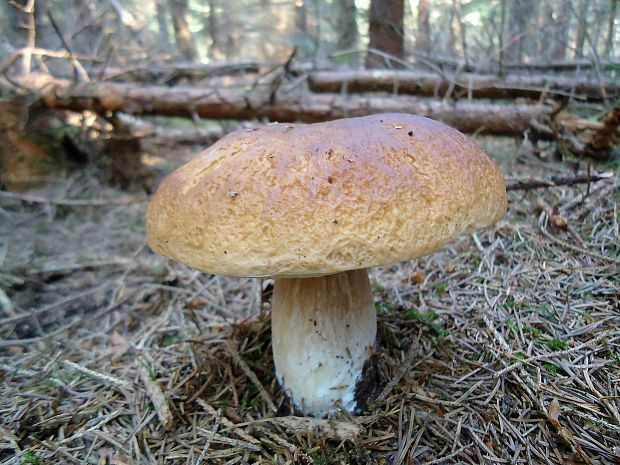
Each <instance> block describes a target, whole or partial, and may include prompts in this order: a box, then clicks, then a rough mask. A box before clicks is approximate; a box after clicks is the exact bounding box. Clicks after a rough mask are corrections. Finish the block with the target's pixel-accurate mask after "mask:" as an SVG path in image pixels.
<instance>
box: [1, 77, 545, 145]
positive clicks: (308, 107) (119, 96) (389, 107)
mask: <svg viewBox="0 0 620 465" xmlns="http://www.w3.org/2000/svg"><path fill="white" fill-rule="evenodd" d="M12 81H13V82H12V83H11V82H8V81H6V80H1V79H0V90H2V89H3V88H4V89H5V90H7V88H9V89H13V90H14V89H15V85H18V86H19V87H20V88H21V89H22V91H24V90H28V91H29V92H34V93H36V94H38V96H39V97H40V100H41V101H42V102H43V104H45V105H47V106H48V107H50V108H57V109H68V110H74V111H83V110H91V111H94V112H96V113H105V112H116V111H123V112H126V113H131V114H136V115H169V116H190V115H198V116H200V117H203V118H213V119H237V120H249V119H255V118H259V119H268V120H271V121H280V122H294V121H299V122H317V121H327V120H332V119H338V118H344V117H349V116H363V115H369V114H375V113H385V112H404V113H414V114H418V115H424V116H428V117H430V118H434V119H437V120H440V121H444V122H445V123H447V124H449V125H451V126H453V127H455V128H457V129H459V130H461V131H463V132H470V133H472V132H480V133H489V134H507V135H510V134H519V133H521V132H522V131H524V130H525V129H527V128H528V127H529V121H530V120H531V119H533V118H538V117H541V116H542V115H545V114H549V113H551V111H552V108H551V107H549V106H545V105H523V104H510V105H496V104H490V103H479V102H469V101H459V102H452V103H446V102H442V101H439V100H435V99H422V98H417V97H411V96H381V97H377V96H355V97H347V96H343V95H339V94H321V95H308V94H302V95H292V94H274V95H273V96H270V95H268V94H265V93H264V92H258V91H254V92H247V91H239V90H231V89H222V90H218V89H208V88H198V87H181V86H178V87H167V86H138V85H135V84H120V83H111V82H99V83H96V82H88V83H77V82H72V81H69V80H66V79H54V78H51V77H49V76H33V75H31V76H30V77H26V78H19V79H16V80H12Z"/></svg>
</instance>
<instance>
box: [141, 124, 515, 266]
mask: <svg viewBox="0 0 620 465" xmlns="http://www.w3.org/2000/svg"><path fill="white" fill-rule="evenodd" d="M506 204H507V200H506V188H505V186H504V180H503V177H502V174H501V172H500V170H499V169H498V167H497V166H496V165H495V163H493V161H491V160H490V159H489V158H488V157H487V155H486V154H485V153H484V151H483V150H482V149H480V148H479V147H478V146H477V145H476V144H475V143H474V142H473V141H472V140H471V139H469V138H468V137H467V136H465V135H463V134H461V133H460V132H459V131H457V130H455V129H453V128H450V127H448V126H446V125H445V124H442V123H440V122H437V121H434V120H431V119H428V118H424V117H419V116H413V115H409V114H381V115H373V116H365V117H361V118H348V119H341V120H335V121H329V122H326V123H316V124H308V125H304V124H274V125H269V126H266V127H262V128H258V129H251V130H240V131H236V132H233V133H231V134H228V135H227V136H226V137H224V138H222V139H221V140H220V141H218V142H217V143H216V144H214V145H213V146H211V147H209V148H208V149H207V150H205V151H203V152H201V153H200V154H199V155H197V156H196V157H195V158H194V159H192V160H191V161H190V162H189V163H187V164H185V165H184V166H181V167H180V168H178V169H177V170H176V171H174V172H173V173H171V174H170V175H169V176H168V177H167V178H165V179H164V181H163V182H162V183H161V185H160V186H159V188H158V190H157V192H156V193H155V195H154V197H153V199H152V200H151V202H150V204H149V206H148V211H147V216H146V226H147V235H148V243H149V245H150V247H151V248H152V249H153V250H154V251H155V252H157V253H159V254H162V255H165V256H168V257H170V258H173V259H174V260H176V261H179V262H181V263H184V264H186V265H189V266H190V267H192V268H196V269H198V270H203V271H206V272H209V273H213V274H221V275H229V276H257V277H274V278H282V277H305V276H308V277H309V276H321V275H327V274H332V273H338V272H341V271H345V270H352V269H357V268H366V267H371V266H384V265H390V264H394V263H397V262H401V261H405V260H409V259H412V258H415V257H419V256H421V255H425V254H428V253H430V252H433V251H435V250H436V249H438V248H440V247H441V246H443V245H444V244H446V243H447V242H449V241H450V240H452V239H454V238H456V237H457V236H459V235H462V234H465V233H468V232H471V231H473V230H474V229H476V228H481V227H486V226H489V225H492V224H494V223H495V222H496V221H498V220H499V219H500V218H501V217H502V216H503V215H504V213H505V212H506Z"/></svg>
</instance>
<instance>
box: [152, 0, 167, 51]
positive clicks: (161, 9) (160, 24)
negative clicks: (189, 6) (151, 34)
mask: <svg viewBox="0 0 620 465" xmlns="http://www.w3.org/2000/svg"><path fill="white" fill-rule="evenodd" d="M155 9H156V11H157V29H158V30H159V31H158V32H159V40H160V41H161V45H162V47H163V48H164V50H170V35H169V34H168V11H167V8H166V4H165V3H164V2H163V1H162V0H156V2H155Z"/></svg>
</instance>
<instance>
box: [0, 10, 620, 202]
mask: <svg viewBox="0 0 620 465" xmlns="http://www.w3.org/2000/svg"><path fill="white" fill-rule="evenodd" d="M617 16H618V1H617V0H596V1H587V0H556V1H545V2H540V1H536V0H488V1H481V0H470V1H465V0H437V1H430V0H417V1H404V0H372V1H369V0H358V1H354V0H331V1H325V0H295V1H287V0H230V1H223V0H208V1H204V2H198V1H193V0H151V1H140V2H138V1H131V0H97V1H95V0H50V1H45V2H43V1H36V0H11V1H3V2H1V3H0V29H1V31H2V34H1V35H0V96H4V98H3V100H2V101H1V102H0V105H2V108H3V112H4V115H5V116H4V117H3V118H0V120H1V121H0V129H3V130H4V131H5V133H4V134H5V137H4V138H3V140H4V141H5V142H2V140H0V156H1V154H2V153H3V152H4V153H5V154H6V153H10V154H11V157H10V158H7V157H6V156H4V157H2V158H0V161H1V160H4V161H2V166H3V167H4V169H3V174H2V183H3V184H4V185H5V186H7V187H8V188H9V189H19V188H23V187H26V186H28V185H30V184H32V181H33V180H36V179H38V178H40V177H41V173H40V171H43V172H44V174H48V173H49V171H50V170H53V168H54V167H56V168H57V167H63V169H64V167H66V166H67V164H69V165H70V164H71V163H73V162H75V161H80V160H82V161H85V160H90V161H94V160H96V161H101V160H105V153H106V152H107V153H110V152H114V153H115V154H116V153H117V151H119V150H120V151H121V152H123V151H128V152H131V151H132V150H133V155H132V154H130V153H128V154H126V156H125V155H118V154H117V156H116V157H115V160H112V161H110V162H107V161H106V162H105V164H106V165H109V166H111V169H112V171H113V172H117V174H119V173H120V177H121V179H120V181H119V183H120V184H121V185H122V186H125V187H126V186H127V185H129V184H130V183H131V182H130V181H129V180H127V179H123V178H125V177H128V176H126V175H125V173H124V171H127V170H126V169H125V168H124V167H125V165H129V166H133V167H135V171H138V172H139V171H141V170H142V169H143V168H144V167H143V165H144V163H143V162H144V160H139V159H137V158H138V155H137V154H138V151H139V150H138V148H137V147H138V146H139V145H140V144H142V145H144V140H145V139H144V138H145V137H146V136H148V137H151V139H152V136H156V137H157V138H158V140H161V139H167V140H168V141H169V142H177V143H192V142H194V143H197V144H202V143H210V142H213V141H214V140H216V139H217V138H219V137H221V136H222V135H223V134H225V133H226V132H228V131H230V130H233V129H235V128H236V127H238V126H239V124H241V125H243V124H245V123H243V122H247V121H262V122H268V121H280V122H291V121H301V122H316V121H325V120H329V119H336V118H342V117H347V116H361V115H365V114H372V113H379V112H390V111H392V112H393V111H396V112H398V111H401V112H407V113H417V114H421V115H426V116H429V117H431V118H435V119H439V120H442V121H444V122H446V123H448V124H450V125H452V126H454V127H456V128H457V129H460V130H461V131H463V132H468V133H475V134H477V133H488V134H496V135H511V136H518V137H522V136H523V135H525V137H526V138H527V139H528V140H529V141H533V142H534V143H536V141H538V140H545V139H546V140H549V139H554V140H555V141H556V142H557V144H556V146H555V148H554V150H552V151H549V150H547V148H544V149H540V151H542V152H544V153H545V154H546V155H545V156H549V155H553V156H555V157H556V158H558V157H559V158H561V157H562V156H566V155H569V154H573V155H577V156H589V157H594V158H598V159H606V158H609V157H610V156H611V154H612V151H613V147H614V146H615V144H616V143H617V141H618V137H619V136H618V129H617V128H618V122H619V121H620V111H617V110H613V109H614V108H615V104H616V103H617V98H618V95H620V81H619V75H620V58H619V57H618V53H620V52H619V50H618V37H619V36H620V31H619V30H618V27H617V24H616V23H617ZM16 97H18V98H16ZM49 110H53V114H52V113H50V111H49ZM170 117H174V118H179V117H180V119H176V120H174V119H170ZM136 118H139V119H136ZM145 118H146V119H145ZM153 118H155V119H153ZM157 118H158V119H157ZM584 118H585V119H584ZM588 119H589V120H590V121H588ZM592 119H594V120H596V123H593V122H592V121H591V120H592ZM183 120H184V121H185V122H186V123H188V124H189V125H188V124H185V123H183ZM237 122H241V123H237ZM168 129H174V130H175V131H177V132H174V133H171V132H170V131H169V130H168ZM180 129H187V130H186V131H184V132H182V133H179V132H178V130H180ZM189 129H193V132H191V131H189ZM35 133H36V134H39V136H41V135H44V136H45V138H46V140H45V141H42V140H40V137H39V140H37V137H33V135H35ZM130 139H131V140H132V143H133V144H134V145H133V147H132V146H131V144H128V143H127V141H128V140H130ZM7 141H8V142H7ZM119 141H120V142H119ZM119 144H120V145H121V148H120V149H119V147H118V145H119ZM3 146H4V150H2V147H3ZM59 148H60V149H61V150H58V149H59ZM535 149H536V150H538V149H537V148H536V147H535ZM33 151H34V152H36V153H37V154H38V155H37V156H36V157H33V156H32V152H33ZM50 152H51V153H50ZM551 152H553V153H551ZM102 154H103V155H104V157H103V158H102V156H101V155H102ZM142 158H144V157H142ZM118 159H121V160H122V162H121V166H123V169H120V170H119V169H116V168H115V165H117V164H118V163H119V162H118V161H117V160H118ZM132 159H133V161H131V160H132ZM37 160H47V161H49V162H50V163H48V166H47V167H45V168H44V169H40V168H39V169H38V170H39V174H37V168H36V167H35V166H34V165H36V164H37V163H35V161H37ZM132 170H133V168H132V169H130V170H129V171H132ZM112 177H114V175H113V176H112ZM136 177H137V178H140V176H139V175H138V176H136ZM142 184H143V185H144V186H145V189H146V190H147V191H151V190H152V188H153V185H154V184H155V183H154V182H152V181H149V182H147V183H146V184H145V183H142Z"/></svg>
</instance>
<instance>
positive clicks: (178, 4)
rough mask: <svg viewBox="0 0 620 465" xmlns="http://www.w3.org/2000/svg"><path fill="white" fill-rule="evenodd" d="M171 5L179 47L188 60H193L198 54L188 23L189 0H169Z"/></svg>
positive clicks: (175, 35)
mask: <svg viewBox="0 0 620 465" xmlns="http://www.w3.org/2000/svg"><path fill="white" fill-rule="evenodd" d="M169 6H170V12H171V14H172V25H173V26H174V37H175V39H176V43H177V47H178V49H179V51H180V52H181V53H182V54H183V56H184V57H185V58H186V59H187V60H189V61H192V60H193V59H194V58H195V56H196V54H195V52H194V45H193V44H192V33H191V31H190V30H189V25H188V23H187V0H169Z"/></svg>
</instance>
